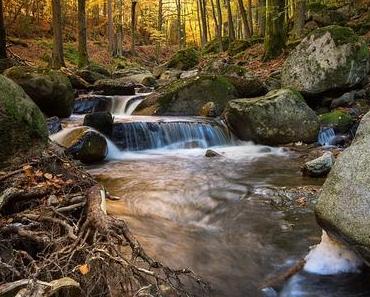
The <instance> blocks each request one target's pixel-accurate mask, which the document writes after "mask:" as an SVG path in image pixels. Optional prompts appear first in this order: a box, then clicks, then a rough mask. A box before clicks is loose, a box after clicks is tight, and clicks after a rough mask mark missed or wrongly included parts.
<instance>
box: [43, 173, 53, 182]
mask: <svg viewBox="0 0 370 297" xmlns="http://www.w3.org/2000/svg"><path fill="white" fill-rule="evenodd" d="M44 177H45V178H46V179H48V180H51V179H53V175H52V174H51V173H45V174H44Z"/></svg>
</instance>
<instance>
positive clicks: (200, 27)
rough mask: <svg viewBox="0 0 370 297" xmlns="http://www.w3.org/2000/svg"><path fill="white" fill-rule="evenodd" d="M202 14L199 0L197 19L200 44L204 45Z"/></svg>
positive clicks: (198, 0)
mask: <svg viewBox="0 0 370 297" xmlns="http://www.w3.org/2000/svg"><path fill="white" fill-rule="evenodd" d="M200 14H201V9H200V0H197V20H198V27H199V39H200V45H201V46H202V47H204V44H205V42H204V35H203V28H202V20H201V17H200Z"/></svg>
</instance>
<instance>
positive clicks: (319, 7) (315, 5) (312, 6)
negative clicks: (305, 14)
mask: <svg viewBox="0 0 370 297" xmlns="http://www.w3.org/2000/svg"><path fill="white" fill-rule="evenodd" d="M307 8H308V10H311V11H315V12H319V11H323V10H324V11H325V10H326V9H328V6H326V5H325V4H323V3H321V2H312V3H309V4H308V7H307Z"/></svg>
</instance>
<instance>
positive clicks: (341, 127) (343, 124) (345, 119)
mask: <svg viewBox="0 0 370 297" xmlns="http://www.w3.org/2000/svg"><path fill="white" fill-rule="evenodd" d="M319 118H320V122H321V125H322V126H323V127H330V128H333V129H334V131H335V132H338V133H346V132H348V130H349V129H351V127H352V126H353V124H354V120H353V118H352V116H351V115H350V114H349V113H348V112H345V111H341V110H335V111H332V112H329V113H324V114H321V115H320V116H319Z"/></svg>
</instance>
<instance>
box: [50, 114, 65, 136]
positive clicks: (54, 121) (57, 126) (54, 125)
mask: <svg viewBox="0 0 370 297" xmlns="http://www.w3.org/2000/svg"><path fill="white" fill-rule="evenodd" d="M46 124H47V126H48V131H49V135H52V134H55V133H58V132H59V131H61V130H62V123H61V122H60V119H59V118H58V117H51V118H47V119H46Z"/></svg>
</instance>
